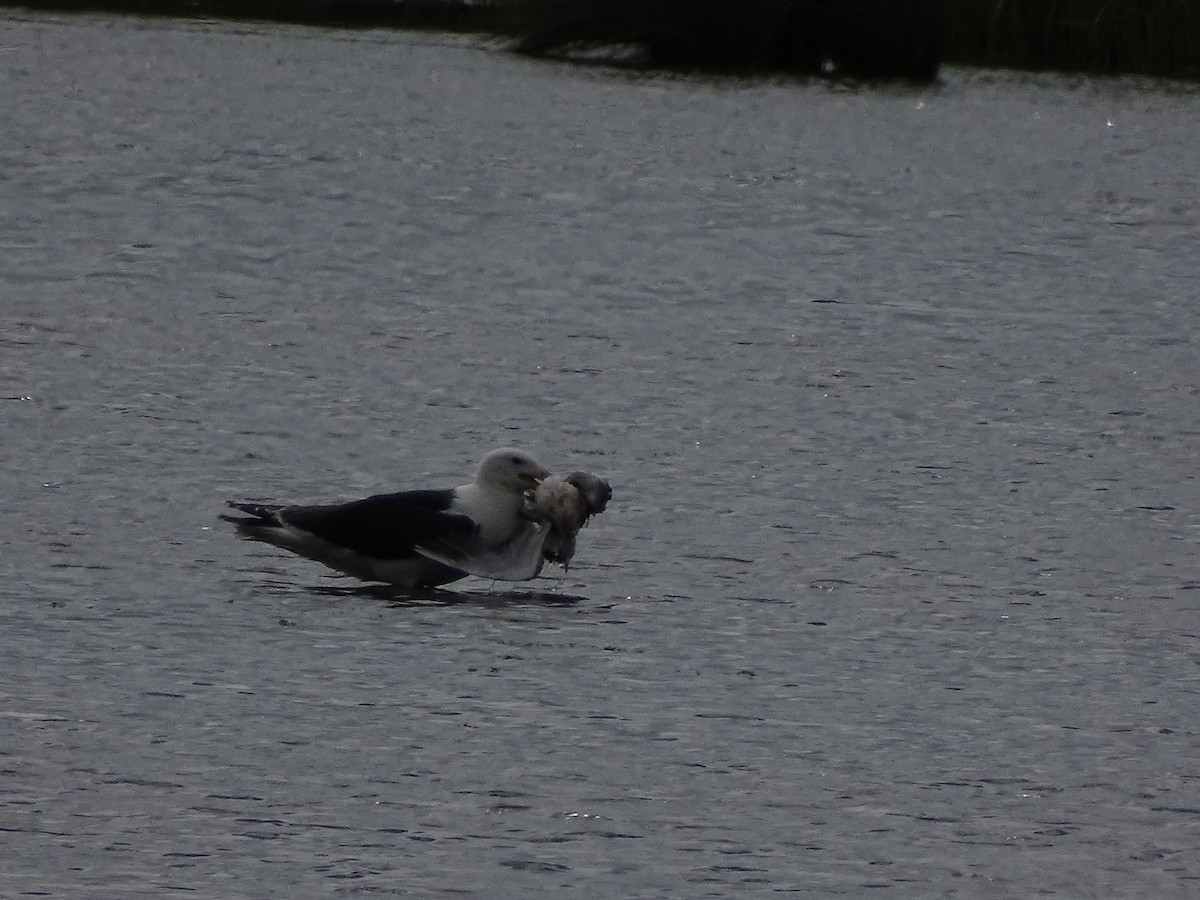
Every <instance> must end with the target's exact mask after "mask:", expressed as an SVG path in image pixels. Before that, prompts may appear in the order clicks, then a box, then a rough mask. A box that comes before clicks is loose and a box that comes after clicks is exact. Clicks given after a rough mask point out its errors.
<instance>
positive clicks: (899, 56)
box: [0, 0, 1200, 81]
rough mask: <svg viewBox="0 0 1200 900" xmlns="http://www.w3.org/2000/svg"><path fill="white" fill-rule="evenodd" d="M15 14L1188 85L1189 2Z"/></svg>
mask: <svg viewBox="0 0 1200 900" xmlns="http://www.w3.org/2000/svg"><path fill="white" fill-rule="evenodd" d="M0 7H6V8H9V9H24V10H28V11H53V12H65V13H71V12H79V13H85V12H88V13H95V12H114V13H126V14H133V15H141V16H169V17H179V18H207V19H231V20H242V21H247V20H252V21H274V22H288V23H296V24H306V25H326V26H336V27H370V28H406V29H422V28H425V29H437V30H444V31H455V32H473V33H480V34H488V35H493V36H496V37H501V38H505V39H507V40H508V41H509V47H510V49H513V50H516V51H517V52H522V53H525V54H527V55H532V56H553V57H559V58H566V59H586V60H588V61H590V62H596V61H607V62H612V63H616V64H622V65H632V66H638V67H644V68H671V69H687V70H695V71H711V72H717V73H720V72H732V73H737V74H750V73H755V72H795V73H800V74H807V75H815V76H821V77H850V78H868V79H871V78H904V79H910V80H918V81H924V80H929V79H931V78H933V77H935V76H936V73H937V69H938V65H939V64H940V63H942V62H950V63H954V64H956V65H962V66H978V67H989V68H1012V69H1024V70H1035V71H1047V70H1049V71H1053V70H1058V71H1071V72H1087V73H1094V74H1142V75H1153V76H1163V77H1173V78H1191V79H1197V78H1200V0H24V2H9V0H0Z"/></svg>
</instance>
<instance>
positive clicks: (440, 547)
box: [221, 447, 582, 590]
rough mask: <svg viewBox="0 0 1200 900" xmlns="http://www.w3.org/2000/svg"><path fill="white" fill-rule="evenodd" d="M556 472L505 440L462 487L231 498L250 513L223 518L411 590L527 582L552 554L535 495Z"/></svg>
mask: <svg viewBox="0 0 1200 900" xmlns="http://www.w3.org/2000/svg"><path fill="white" fill-rule="evenodd" d="M549 474H550V473H549V472H548V471H547V470H546V469H545V468H544V467H543V466H542V465H541V463H539V462H538V461H537V460H536V459H534V458H533V456H531V455H530V454H529V453H526V452H525V451H523V450H518V449H516V448H513V447H502V448H501V449H499V450H493V451H492V452H490V453H488V454H487V455H486V456H485V457H484V458H483V461H482V462H480V464H479V468H478V470H477V471H476V473H475V479H474V480H473V481H471V482H470V483H468V484H464V485H460V486H459V487H456V488H448V489H445V490H415V491H401V492H399V493H395V494H378V495H376V496H373V497H367V498H366V499H364V500H354V501H352V502H349V503H335V504H330V505H324V506H282V505H276V504H261V503H240V502H234V501H230V503H229V505H230V506H231V507H233V508H234V509H236V510H238V511H239V512H242V513H245V514H246V517H240V516H222V517H221V518H222V519H224V520H225V521H227V522H232V523H233V524H234V525H235V526H236V527H237V530H238V534H239V535H241V536H242V537H244V538H247V539H250V540H256V541H264V542H266V543H268V544H274V545H275V546H277V547H282V548H284V549H285V550H290V551H292V552H293V553H298V554H299V555H301V556H304V557H307V558H309V559H313V560H316V561H317V562H321V563H324V564H325V565H327V566H329V567H330V568H333V569H337V570H338V571H339V572H344V573H346V574H348V575H353V576H354V577H356V578H361V579H362V580H364V581H382V582H385V583H387V584H391V585H394V586H396V587H398V588H401V589H402V590H415V589H421V588H431V587H436V586H437V585H441V584H448V583H450V582H452V581H457V580H458V579H460V578H464V577H466V576H467V575H479V576H481V577H483V578H493V579H503V580H509V581H524V580H526V579H529V578H533V577H535V576H536V575H537V574H538V573H539V572H540V571H541V568H542V563H543V562H544V560H545V557H544V555H543V545H544V543H545V540H546V536H547V534H548V533H549V530H550V529H549V528H548V527H547V524H546V523H545V522H544V521H543V519H542V516H541V515H540V514H539V510H538V506H537V504H536V503H531V500H530V497H531V496H532V495H531V492H532V491H534V490H535V489H536V488H537V486H538V485H539V484H541V483H542V482H543V481H544V480H545V479H546V478H547V477H548V476H549ZM581 524H582V523H581ZM576 530H578V529H576Z"/></svg>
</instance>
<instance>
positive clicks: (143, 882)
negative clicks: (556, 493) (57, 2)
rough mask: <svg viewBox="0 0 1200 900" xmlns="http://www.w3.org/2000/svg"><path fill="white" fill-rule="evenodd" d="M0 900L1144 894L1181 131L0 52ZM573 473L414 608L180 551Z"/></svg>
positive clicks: (1001, 112) (219, 547)
mask: <svg viewBox="0 0 1200 900" xmlns="http://www.w3.org/2000/svg"><path fill="white" fill-rule="evenodd" d="M0 79H2V81H3V84H4V97H5V100H4V113H5V118H6V127H5V128H4V129H2V130H0V254H2V258H3V265H2V266H0V288H2V295H0V312H2V317H0V346H2V350H0V354H2V355H0V361H2V367H0V371H2V377H3V385H2V389H0V396H3V397H4V399H3V400H2V401H0V414H2V416H3V419H2V420H0V421H2V422H3V432H2V434H3V442H2V444H0V446H2V447H3V463H4V465H3V469H2V474H0V485H2V495H3V497H4V503H3V504H2V508H0V576H2V578H0V616H2V622H0V659H2V663H0V665H2V669H0V717H2V718H3V723H4V724H3V729H2V730H0V775H2V777H0V808H2V810H3V815H2V816H0V822H2V823H3V824H2V826H0V829H2V830H0V845H2V847H3V852H2V853H0V859H2V863H0V866H2V869H3V879H2V883H3V888H0V893H3V894H4V895H5V896H23V895H27V894H38V893H43V894H48V895H50V896H55V897H138V896H144V897H175V896H193V897H194V896H212V897H235V896H236V897H268V896H277V897H308V896H313V897H316V896H330V895H342V894H345V895H365V896H369V895H376V894H398V895H409V896H418V897H436V896H447V895H455V896H462V895H466V896H480V897H535V896H545V897H558V896H563V895H564V894H565V893H567V892H569V891H574V892H577V893H582V894H584V895H586V896H596V897H627V898H635V897H662V896H680V897H706V896H724V897H742V896H757V895H763V896H766V895H771V896H774V895H777V894H785V895H802V896H803V895H808V896H863V895H865V894H868V893H870V894H875V893H878V892H881V893H885V894H887V895H888V896H905V897H909V896H911V897H931V896H963V897H1013V896H1033V895H1042V894H1049V895H1059V896H1133V895H1141V896H1148V895H1151V894H1152V895H1154V896H1158V897H1168V896H1180V897H1183V896H1194V895H1195V892H1196V891H1197V890H1198V886H1197V879H1200V862H1198V860H1200V853H1197V845H1198V840H1197V823H1198V821H1200V752H1198V750H1197V725H1196V723H1197V721H1198V719H1200V699H1198V688H1200V670H1198V668H1197V663H1198V662H1200V643H1198V634H1200V625H1198V624H1197V607H1198V605H1200V571H1198V568H1197V553H1196V549H1195V547H1196V542H1197V524H1198V521H1200V520H1198V518H1197V509H1198V507H1200V490H1198V484H1197V478H1196V465H1195V463H1196V446H1197V439H1198V436H1200V402H1198V394H1200V376H1198V375H1197V371H1198V367H1197V365H1196V360H1197V337H1198V328H1200V318H1198V313H1197V308H1196V303H1195V301H1196V284H1197V283H1200V261H1198V257H1197V254H1196V247H1197V246H1200V244H1198V243H1197V239H1198V238H1200V227H1198V226H1200V187H1198V180H1197V172H1200V145H1197V142H1196V140H1195V135H1196V134H1197V130H1198V126H1200V112H1198V110H1200V107H1198V106H1197V97H1196V94H1195V92H1194V91H1192V90H1189V89H1185V88H1182V87H1179V86H1172V85H1169V84H1166V85H1164V84H1154V83H1142V82H1137V81H1130V80H1118V81H1075V80H1068V79H1061V78H1053V77H1039V78H1026V77H1021V76H1007V75H1005V76H988V75H981V74H971V73H967V72H962V71H954V70H951V71H949V72H947V73H946V78H945V81H944V83H943V84H942V85H941V86H940V87H938V88H934V89H929V90H913V89H907V88H904V89H901V88H878V89H871V90H866V89H847V88H836V87H829V86H824V85H805V84H801V83H791V82H779V83H765V84H764V83H761V82H743V83H738V82H734V83H716V82H708V81H704V80H692V79H686V78H683V79H680V78H653V77H650V78H640V77H629V76H625V75H621V74H615V73H612V72H608V71H603V70H599V69H579V68H570V67H566V66H562V67H559V66H554V65H546V64H538V63H533V62H530V61H527V60H521V59H517V58H512V57H508V56H505V55H503V54H500V53H497V52H494V51H492V50H488V49H486V48H484V49H481V48H479V47H475V46H471V45H470V44H467V43H464V42H461V41H458V40H451V39H442V38H437V37H434V38H430V37H414V36H411V35H405V34H389V33H377V32H357V33H346V32H334V31H320V30H299V29H290V28H275V27H269V26H262V27H251V28H247V27H239V26H228V25H211V26H203V25H193V26H188V25H182V24H178V23H156V22H150V23H146V22H135V21H130V20H125V19H109V18H71V19H53V18H26V19H9V20H7V21H5V22H4V23H3V25H0ZM506 443H519V444H521V445H523V446H526V447H528V448H529V449H531V450H533V451H535V452H536V453H537V454H539V456H540V457H541V458H542V459H543V461H545V462H546V463H547V464H549V465H550V466H551V467H553V468H556V469H559V470H566V469H571V468H587V469H591V470H593V471H596V472H599V473H601V474H602V475H604V476H605V477H607V478H609V479H610V480H611V481H612V482H613V484H614V486H615V488H616V497H615V499H614V501H613V503H612V505H611V506H610V508H609V511H608V512H607V513H605V514H604V515H603V516H601V517H600V518H599V519H597V520H596V521H595V522H594V523H593V524H592V525H590V526H589V527H588V529H587V530H586V531H585V532H584V533H583V534H582V535H581V536H580V545H579V552H578V556H577V557H576V565H575V566H573V567H572V570H571V572H570V573H569V574H567V575H563V574H562V573H561V571H558V570H556V571H555V572H554V573H552V575H551V577H549V578H543V579H541V580H539V581H537V582H534V583H531V584H524V585H517V586H515V587H513V586H507V585H503V584H496V585H493V584H489V583H486V582H478V581H466V582H462V583H461V584H460V585H456V588H457V590H456V591H455V592H454V593H448V594H447V595H446V596H445V597H444V602H421V603H413V602H402V601H395V600H388V599H384V598H380V597H378V596H374V595H371V594H369V593H363V592H356V591H354V590H353V589H352V588H351V587H350V585H349V584H348V583H347V581H346V580H345V579H339V578H337V577H335V576H333V575H330V574H326V573H325V571H324V570H323V569H321V568H320V567H319V566H316V565H315V564H312V563H309V562H307V561H304V560H300V559H294V558H289V557H287V556H285V555H283V554H281V553H278V552H276V551H274V550H272V549H271V548H266V547H261V548H260V547H255V546H252V545H247V544H244V543H239V542H237V541H236V540H235V539H234V538H233V536H232V535H231V534H230V532H229V529H227V528H225V527H222V525H221V523H219V522H217V521H216V516H217V514H218V513H219V512H220V511H221V506H222V503H223V501H224V500H225V499H226V498H230V497H233V498H243V497H262V498H270V499H278V500H287V501H297V502H299V501H322V500H336V499H344V498H349V497H355V496H361V495H364V494H366V493H370V492H373V491H379V490H392V489H398V488H403V487H411V486H440V485H448V484H454V483H457V482H459V481H460V480H462V479H463V478H464V476H465V475H466V474H467V473H468V472H469V470H470V469H471V467H472V466H473V465H474V462H475V460H476V459H477V457H478V456H479V455H481V453H482V452H483V451H484V450H486V449H488V448H490V447H492V446H496V445H499V444H506Z"/></svg>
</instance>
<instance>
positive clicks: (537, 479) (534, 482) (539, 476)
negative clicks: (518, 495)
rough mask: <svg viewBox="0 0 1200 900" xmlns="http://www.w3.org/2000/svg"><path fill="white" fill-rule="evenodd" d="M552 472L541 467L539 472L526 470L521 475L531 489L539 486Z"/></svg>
mask: <svg viewBox="0 0 1200 900" xmlns="http://www.w3.org/2000/svg"><path fill="white" fill-rule="evenodd" d="M549 475H550V473H549V472H547V471H546V470H545V469H539V470H538V471H537V472H526V473H525V474H524V475H522V476H521V480H522V481H523V482H525V484H526V485H527V486H528V487H529V489H530V490H532V489H533V488H535V487H537V486H538V485H539V484H541V483H542V482H543V481H545V480H546V479H547V478H548V477H549Z"/></svg>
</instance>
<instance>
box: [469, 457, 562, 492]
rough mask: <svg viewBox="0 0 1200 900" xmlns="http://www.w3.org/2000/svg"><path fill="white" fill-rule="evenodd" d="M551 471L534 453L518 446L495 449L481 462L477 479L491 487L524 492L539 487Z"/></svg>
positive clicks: (476, 475) (476, 474)
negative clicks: (531, 453) (534, 456)
mask: <svg viewBox="0 0 1200 900" xmlns="http://www.w3.org/2000/svg"><path fill="white" fill-rule="evenodd" d="M549 474H550V473H549V472H548V471H547V470H546V468H545V467H544V466H543V465H542V464H541V463H540V462H538V461H537V460H536V459H534V458H533V456H532V455H530V454H528V453H526V452H525V451H524V450H518V449H517V448H516V447H501V448H500V449H499V450H493V451H492V452H491V453H489V454H488V455H487V456H485V457H484V458H483V461H482V462H480V463H479V469H478V471H477V472H476V473H475V481H476V482H478V483H479V484H483V485H487V486H489V487H495V488H500V489H501V490H505V491H512V492H513V493H516V494H522V493H524V492H525V491H528V490H531V489H532V488H535V487H537V486H538V485H539V484H540V483H541V481H542V479H543V478H545V477H546V476H547V475H549Z"/></svg>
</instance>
